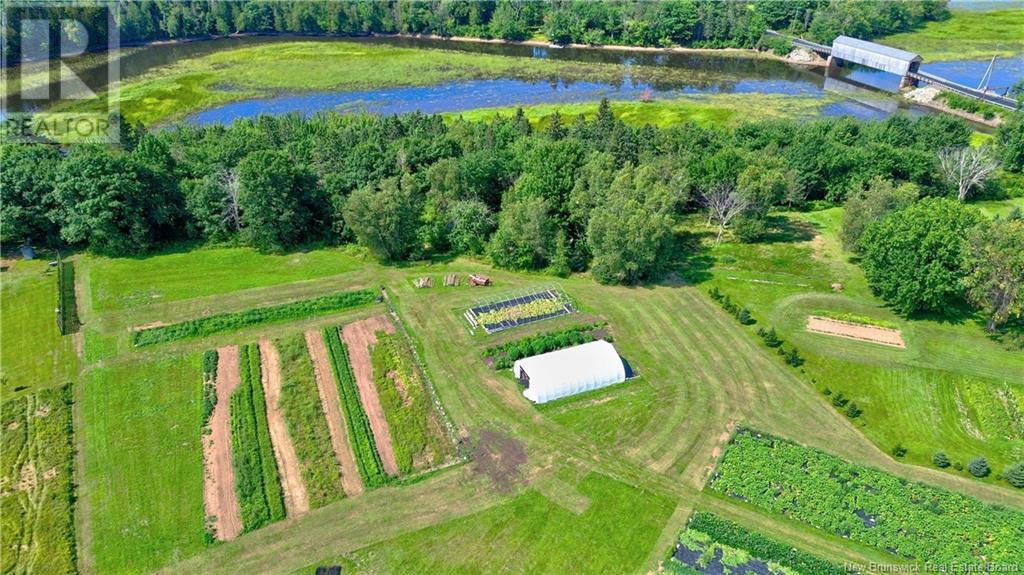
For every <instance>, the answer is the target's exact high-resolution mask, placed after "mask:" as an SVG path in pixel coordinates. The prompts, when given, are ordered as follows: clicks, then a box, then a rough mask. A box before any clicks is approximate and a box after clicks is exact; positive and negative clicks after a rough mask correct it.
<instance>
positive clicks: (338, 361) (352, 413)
mask: <svg viewBox="0 0 1024 575" xmlns="http://www.w3.org/2000/svg"><path fill="white" fill-rule="evenodd" d="M322 334H323V338H324V342H325V343H326V344H327V352H328V354H329V355H330V356H331V367H332V368H333V370H334V377H335V380H336V381H337V382H338V395H339V397H340V399H341V408H342V410H343V411H344V412H345V423H346V424H347V425H348V438H349V441H350V442H351V443H352V451H353V452H354V453H355V457H356V465H357V466H358V467H359V474H360V475H361V476H362V477H363V485H364V486H365V487H366V488H367V489H371V488H373V487H379V486H381V485H384V484H385V483H387V482H388V477H387V475H385V474H384V466H383V465H382V464H381V461H380V454H379V453H377V445H376V444H375V443H374V441H373V431H372V430H371V429H370V420H369V419H367V417H366V411H364V410H363V404H362V402H361V401H360V399H359V389H357V388H356V378H355V376H354V375H353V374H352V365H351V364H350V363H349V359H348V349H346V348H345V343H344V342H342V341H341V334H340V333H339V331H338V328H336V327H325V328H323V331H322Z"/></svg>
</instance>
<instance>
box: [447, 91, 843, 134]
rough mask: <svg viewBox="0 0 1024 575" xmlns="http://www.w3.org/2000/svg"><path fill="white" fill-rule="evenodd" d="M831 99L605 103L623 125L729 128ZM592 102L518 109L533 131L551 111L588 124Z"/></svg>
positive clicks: (711, 97)
mask: <svg viewBox="0 0 1024 575" xmlns="http://www.w3.org/2000/svg"><path fill="white" fill-rule="evenodd" d="M833 101H835V98H834V97H833V96H824V97H813V98H812V97H801V96H786V95H778V94H704V95H693V96H681V97H677V98H670V99H665V100H655V101H653V102H622V101H616V102H612V103H611V108H612V112H613V113H614V114H615V116H616V117H617V118H619V119H620V120H622V121H623V122H625V123H627V124H633V125H637V126H642V125H644V124H651V125H653V126H658V127H666V126H671V125H674V124H681V123H686V122H695V123H697V124H699V125H701V126H730V125H735V124H739V123H742V122H749V121H752V120H770V119H777V118H810V117H814V116H816V115H819V114H820V113H821V109H822V108H823V107H824V106H826V105H828V104H830V103H832V102H833ZM597 106H598V102H586V103H579V104H538V105H534V106H525V107H523V112H524V113H525V115H526V118H527V119H528V120H529V121H530V124H532V125H533V127H534V128H537V129H544V128H546V127H547V126H548V125H550V124H551V119H552V118H553V117H554V115H555V113H558V114H560V115H561V116H562V122H563V123H564V124H565V123H569V122H572V120H573V119H575V118H576V117H577V116H579V115H581V114H582V115H583V116H584V117H586V118H587V119H589V120H592V119H593V118H594V117H595V116H597ZM516 109H517V108H516V107H506V108H481V109H478V110H470V111H466V112H453V113H449V114H445V117H447V118H449V119H451V118H456V117H460V116H461V117H462V118H465V119H466V120H490V119H492V118H494V117H495V116H497V115H499V114H500V115H502V116H512V115H514V114H515V113H516Z"/></svg>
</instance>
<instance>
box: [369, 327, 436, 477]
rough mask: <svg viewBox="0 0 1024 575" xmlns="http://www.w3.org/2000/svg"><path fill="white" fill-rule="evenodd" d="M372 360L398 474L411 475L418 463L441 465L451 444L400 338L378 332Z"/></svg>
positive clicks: (395, 335) (374, 377) (375, 381)
mask: <svg viewBox="0 0 1024 575" xmlns="http://www.w3.org/2000/svg"><path fill="white" fill-rule="evenodd" d="M371 358H372V361H373V379H374V385H376V387H377V396H378V397H379V398H380V403H381V407H383V409H384V416H385V417H386V418H387V421H388V430H389V431H390V433H391V444H392V446H393V447H394V449H395V460H396V462H397V463H398V470H399V471H400V472H401V473H402V474H408V473H411V472H412V471H413V469H414V467H415V462H417V461H421V460H424V461H429V463H430V464H431V465H438V464H440V463H442V462H443V461H444V460H445V458H446V457H447V456H448V455H450V453H451V451H452V449H451V444H449V443H448V442H447V441H445V440H444V432H443V431H442V430H441V427H440V426H439V424H438V421H437V419H436V417H435V414H434V411H433V404H432V403H431V401H430V398H429V397H428V395H427V390H426V387H425V386H424V383H423V378H422V377H421V375H420V372H419V370H418V369H416V364H415V363H414V361H413V358H412V355H411V353H410V352H409V349H408V348H407V347H406V346H405V345H404V342H403V340H402V339H401V336H399V335H397V334H388V333H384V332H377V344H376V345H375V346H374V347H373V350H372V351H371Z"/></svg>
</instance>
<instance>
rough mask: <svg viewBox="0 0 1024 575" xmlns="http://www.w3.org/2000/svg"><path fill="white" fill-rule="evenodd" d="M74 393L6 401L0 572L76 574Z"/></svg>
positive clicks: (0, 468)
mask: <svg viewBox="0 0 1024 575" xmlns="http://www.w3.org/2000/svg"><path fill="white" fill-rule="evenodd" d="M71 401H72V398H71V387H70V386H66V387H60V388H50V389H45V390H42V391H39V392H37V393H36V394H34V395H22V396H20V397H18V398H16V399H11V400H6V401H4V406H3V417H2V425H3V434H2V436H0V460H2V464H0V473H2V477H0V515H2V517H3V520H2V529H0V545H2V546H3V552H2V553H0V571H2V572H4V573H57V574H59V573H68V574H70V573H76V572H77V571H76V566H75V531H74V521H73V518H72V516H73V513H74V498H75V495H74V485H73V477H72V473H73V470H72V459H73V454H74V448H73V446H72V440H71V437H72V428H71Z"/></svg>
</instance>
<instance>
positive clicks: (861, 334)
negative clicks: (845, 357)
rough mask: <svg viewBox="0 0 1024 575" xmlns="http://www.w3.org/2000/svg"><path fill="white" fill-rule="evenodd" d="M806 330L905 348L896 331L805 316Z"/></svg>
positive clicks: (901, 337) (900, 336)
mask: <svg viewBox="0 0 1024 575" xmlns="http://www.w3.org/2000/svg"><path fill="white" fill-rule="evenodd" d="M807 330H808V331H813V332H817V333H823V334H826V335H834V336H838V337H845V338H848V339H858V340H860V341H870V342H871V343H880V344H882V345H889V346H892V347H899V348H905V347H907V345H906V344H905V343H904V342H903V336H902V335H901V334H900V330H898V329H889V328H885V327H876V326H873V325H864V324H859V323H850V322H848V321H839V320H836V319H830V318H827V317H819V316H816V315H811V316H807Z"/></svg>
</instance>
